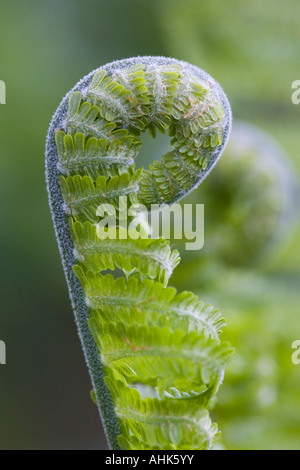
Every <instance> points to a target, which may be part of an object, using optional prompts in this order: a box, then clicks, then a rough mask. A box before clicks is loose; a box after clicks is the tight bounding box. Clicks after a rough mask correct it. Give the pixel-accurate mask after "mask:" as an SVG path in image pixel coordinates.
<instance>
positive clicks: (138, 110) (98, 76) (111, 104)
mask: <svg viewBox="0 0 300 470" xmlns="http://www.w3.org/2000/svg"><path fill="white" fill-rule="evenodd" d="M130 75H131V73H130V71H129V70H127V81H128V79H129V81H130V85H131V87H132V86H133V85H134V78H135V71H133V73H132V75H131V77H130ZM137 88H138V89H137V93H138V94H139V95H141V94H142V96H143V93H141V92H142V90H141V88H140V87H137ZM86 99H87V100H88V101H89V102H90V103H92V104H93V105H97V106H99V112H100V116H101V117H103V118H104V119H106V121H108V122H115V123H117V124H118V125H122V126H123V127H125V128H129V129H130V130H131V132H135V133H136V132H137V133H139V132H141V131H144V130H145V128H146V126H147V124H148V121H147V118H146V117H145V114H146V113H147V112H149V110H148V109H147V108H145V107H144V105H143V104H139V103H138V102H137V99H136V96H132V91H131V90H127V89H126V88H125V87H124V85H122V84H121V83H118V82H117V81H115V80H113V79H112V78H111V77H108V76H107V73H106V71H105V70H98V71H97V72H96V73H95V75H94V77H93V79H92V81H91V84H90V86H89V88H88V90H87V94H86ZM143 101H144V100H143Z"/></svg>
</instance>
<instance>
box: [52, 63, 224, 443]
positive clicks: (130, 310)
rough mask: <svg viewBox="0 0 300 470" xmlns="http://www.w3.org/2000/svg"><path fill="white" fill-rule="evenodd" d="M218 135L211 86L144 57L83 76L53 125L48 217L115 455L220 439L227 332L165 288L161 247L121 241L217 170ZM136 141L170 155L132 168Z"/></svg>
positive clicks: (218, 111)
mask: <svg viewBox="0 0 300 470" xmlns="http://www.w3.org/2000/svg"><path fill="white" fill-rule="evenodd" d="M230 126H231V112H230V106H229V104H228V101H227V99H226V97H225V95H224V93H223V91H222V89H221V88H220V86H219V85H218V84H217V83H216V82H214V80H213V79H212V78H211V77H209V76H208V75H206V74H205V73H204V72H203V71H201V70H200V69H198V68H196V67H193V66H191V65H189V64H186V63H184V62H180V61H176V60H173V59H165V58H153V57H149V58H137V59H132V60H125V61H118V62H115V63H113V64H109V65H107V66H105V67H104V68H101V69H98V70H96V71H95V72H94V73H92V74H90V75H89V76H87V77H85V79H83V80H82V81H81V82H79V84H78V85H77V86H76V87H75V88H74V90H72V92H70V93H69V95H68V96H67V97H66V98H65V99H64V101H63V102H62V104H61V106H60V107H59V109H58V111H57V114H56V115H55V117H54V119H53V122H52V124H51V127H50V131H49V136H48V141H47V179H48V187H49V192H50V202H51V207H52V214H53V219H54V223H55V227H56V230H57V236H58V240H59V245H60V250H61V253H62V257H63V264H64V268H65V272H66V277H67V280H68V284H69V289H70V294H71V298H72V302H73V306H74V311H75V316H76V321H77V325H78V330H79V335H80V338H81V341H82V345H83V348H84V351H85V356H86V359H87V363H88V366H89V369H90V372H91V377H92V381H93V388H94V392H93V394H92V396H93V399H94V401H95V402H96V403H97V405H98V407H99V410H100V413H101V416H102V417H103V421H104V425H105V429H106V431H107V434H108V439H109V443H110V445H111V447H113V448H114V449H120V448H121V449H134V450H135V449H174V450H176V449H197V450H203V449H210V448H211V447H212V446H213V443H214V441H215V439H216V438H217V437H218V435H219V433H218V430H217V427H216V425H214V424H212V423H211V420H210V418H209V414H208V408H209V406H210V404H211V403H212V400H214V398H215V395H216V393H217V391H218V388H219V386H220V384H221V382H222V380H223V375H224V368H225V365H226V363H227V362H228V360H229V358H230V356H231V354H232V349H231V348H230V346H229V345H228V344H227V343H223V342H222V341H221V340H220V333H221V329H222V328H223V326H224V325H225V321H224V319H223V317H222V315H221V314H220V312H219V311H218V310H216V309H215V308H213V307H212V306H210V305H207V304H205V303H203V302H201V301H200V300H199V298H198V297H196V296H195V295H194V294H192V293H191V292H182V293H180V294H177V292H176V290H175V289H174V288H172V287H167V284H168V281H169V278H170V276H171V274H172V272H173V270H174V268H175V267H176V266H177V264H178V263H179V254H178V252H177V251H176V250H174V251H171V248H170V244H169V242H168V241H166V240H164V239H155V240H152V239H150V238H140V239H138V240H133V239H132V238H131V236H130V235H131V234H132V231H133V229H132V228H131V226H130V223H131V221H136V220H138V221H139V218H138V216H137V218H135V217H134V216H133V215H129V217H127V218H125V219H124V217H123V211H124V210H126V209H128V207H129V206H130V205H131V204H136V205H139V207H140V205H141V203H143V204H144V205H146V208H147V207H148V208H149V207H150V206H151V204H157V203H159V204H161V203H170V204H171V203H172V202H175V201H176V200H178V199H179V198H180V197H183V196H184V195H185V194H187V193H188V192H189V191H191V190H192V189H193V188H194V187H196V186H197V185H198V184H199V183H200V182H201V181H202V179H203V178H204V177H206V176H207V174H208V173H209V172H210V171H211V169H212V168H213V166H214V165H215V163H216V162H217V160H218V158H219V157H220V155H221V153H222V151H223V149H224V147H225V145H226V142H227V139H228V134H229V131H230ZM147 130H148V131H149V132H150V133H151V135H152V136H153V137H155V135H156V132H157V130H159V131H160V132H162V133H164V132H166V131H168V132H169V135H170V137H172V140H171V144H172V147H173V149H172V151H171V152H169V153H167V154H166V155H164V156H163V157H162V159H161V160H160V161H154V162H153V163H152V165H150V167H149V168H148V169H147V170H144V169H140V170H137V169H136V168H135V165H134V163H135V159H136V157H137V156H138V152H139V149H140V147H141V142H140V141H139V140H138V138H137V136H138V135H140V134H141V133H142V132H145V131H147ZM58 173H59V175H58ZM120 196H127V199H126V202H122V201H123V199H122V201H120ZM101 205H102V206H101ZM100 206H101V207H100ZM101 209H103V210H101ZM105 212H107V214H108V215H110V213H111V212H113V213H114V215H115V217H116V223H115V225H116V226H113V227H110V226H109V222H108V221H107V218H106V217H105V215H104V214H105ZM105 223H106V224H107V225H108V226H105V227H104V230H103V232H101V230H100V226H101V228H103V227H102V225H101V224H105ZM140 226H141V233H142V232H143V230H142V223H140ZM98 229H99V230H98ZM113 232H114V233H115V237H114V239H111V238H110V237H109V235H110V234H111V233H113ZM144 232H145V233H146V231H145V230H144ZM125 235H126V236H125ZM144 235H145V234H144ZM145 236H146V235H145ZM108 270H110V271H112V272H113V273H114V276H113V275H112V274H106V273H105V272H106V271H108ZM102 273H103V274H102Z"/></svg>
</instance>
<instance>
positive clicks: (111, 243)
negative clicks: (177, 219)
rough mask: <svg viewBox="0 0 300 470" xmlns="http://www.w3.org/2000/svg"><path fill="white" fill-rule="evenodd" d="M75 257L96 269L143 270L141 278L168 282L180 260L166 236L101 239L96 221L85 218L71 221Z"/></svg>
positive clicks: (88, 266)
mask: <svg viewBox="0 0 300 470" xmlns="http://www.w3.org/2000/svg"><path fill="white" fill-rule="evenodd" d="M71 231H72V238H73V240H74V244H75V250H76V258H77V259H78V260H79V261H80V262H81V263H82V265H83V266H86V267H87V268H88V269H90V270H91V271H92V272H94V273H99V272H102V271H106V270H108V269H110V270H111V271H114V270H115V269H116V268H119V269H121V270H122V271H123V272H124V273H125V274H126V276H131V275H133V274H135V273H137V274H140V276H141V279H142V280H143V279H147V278H149V279H153V280H158V281H159V282H161V283H163V284H164V285H166V284H167V283H168V281H169V278H170V276H171V274H172V272H173V270H174V269H175V267H176V266H177V265H178V264H179V261H180V258H179V253H178V251H177V250H174V251H173V252H171V249H170V245H169V243H168V242H167V241H166V240H162V239H158V240H152V239H138V240H131V239H130V238H127V239H125V240H124V239H120V236H119V233H118V234H117V239H116V240H110V239H109V238H107V239H105V240H100V238H99V237H98V236H97V229H96V227H95V225H92V224H90V223H89V222H85V223H84V224H83V225H82V224H81V223H79V222H73V223H72V224H71Z"/></svg>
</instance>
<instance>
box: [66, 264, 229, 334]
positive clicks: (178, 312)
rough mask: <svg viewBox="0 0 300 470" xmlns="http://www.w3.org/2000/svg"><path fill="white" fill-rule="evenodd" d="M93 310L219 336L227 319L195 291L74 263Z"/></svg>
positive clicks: (120, 318) (114, 317) (119, 318)
mask: <svg viewBox="0 0 300 470" xmlns="http://www.w3.org/2000/svg"><path fill="white" fill-rule="evenodd" d="M74 272H75V274H76V276H77V277H78V278H79V279H80V282H81V284H82V286H83V289H84V291H85V294H86V299H87V302H88V304H89V306H90V307H91V309H92V310H100V311H101V312H102V315H104V316H105V320H106V321H108V322H110V321H124V322H125V323H126V324H127V325H131V324H133V323H137V324H142V325H150V324H152V325H157V326H159V327H161V328H162V327H164V326H165V327H168V328H170V329H171V330H172V331H174V330H175V329H178V328H182V329H183V330H184V331H185V332H188V331H192V330H195V329H196V330H198V331H202V332H203V333H204V334H206V335H207V336H208V337H211V338H214V339H217V338H218V337H219V334H220V332H221V329H222V328H223V327H224V325H225V324H226V323H225V320H224V319H223V318H222V316H221V314H220V312H219V311H218V310H216V309H214V308H213V307H211V306H210V305H207V304H205V303H203V302H201V301H199V298H198V297H197V296H196V295H194V294H193V293H191V292H182V293H180V294H177V295H176V289H174V288H173V287H167V288H164V286H163V285H162V284H161V283H158V282H153V281H151V280H149V279H147V280H145V281H143V282H140V281H139V280H138V279H137V278H130V279H128V281H127V282H126V281H125V279H124V278H117V279H114V277H113V276H112V275H111V274H107V275H105V276H103V275H101V274H94V273H92V272H91V271H87V272H84V271H83V269H82V268H81V267H79V266H75V267H74Z"/></svg>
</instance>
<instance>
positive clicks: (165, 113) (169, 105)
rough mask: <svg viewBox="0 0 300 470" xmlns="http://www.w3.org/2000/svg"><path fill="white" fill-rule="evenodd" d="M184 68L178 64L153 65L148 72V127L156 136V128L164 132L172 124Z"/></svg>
mask: <svg viewBox="0 0 300 470" xmlns="http://www.w3.org/2000/svg"><path fill="white" fill-rule="evenodd" d="M181 73H182V68H181V67H180V66H178V65H176V64H172V65H168V66H157V65H153V66H152V67H149V68H148V70H147V72H146V86H147V90H148V96H149V100H150V109H151V112H150V114H149V116H148V120H149V125H148V129H149V132H150V134H151V135H152V136H153V137H155V135H156V129H158V130H159V131H160V132H162V133H163V134H164V133H165V131H166V129H168V127H169V126H170V124H171V116H172V114H173V103H174V99H175V98H176V94H177V88H178V85H179V79H180V77H181Z"/></svg>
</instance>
